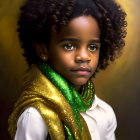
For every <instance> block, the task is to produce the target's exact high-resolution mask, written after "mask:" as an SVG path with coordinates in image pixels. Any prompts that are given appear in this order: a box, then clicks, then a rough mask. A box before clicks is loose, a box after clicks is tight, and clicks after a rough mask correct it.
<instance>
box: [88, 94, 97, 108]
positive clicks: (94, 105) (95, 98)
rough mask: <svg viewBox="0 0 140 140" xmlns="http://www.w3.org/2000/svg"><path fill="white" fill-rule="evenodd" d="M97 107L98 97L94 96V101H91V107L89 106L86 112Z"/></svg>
mask: <svg viewBox="0 0 140 140" xmlns="http://www.w3.org/2000/svg"><path fill="white" fill-rule="evenodd" d="M97 105H98V97H97V96H96V95H95V96H94V99H93V102H92V105H91V108H90V109H88V110H93V109H95V108H96V106H97Z"/></svg>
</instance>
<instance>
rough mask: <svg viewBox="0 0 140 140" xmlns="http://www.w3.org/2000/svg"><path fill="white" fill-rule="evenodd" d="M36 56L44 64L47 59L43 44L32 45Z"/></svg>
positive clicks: (46, 50)
mask: <svg viewBox="0 0 140 140" xmlns="http://www.w3.org/2000/svg"><path fill="white" fill-rule="evenodd" d="M32 45H33V47H34V49H35V51H36V54H37V56H38V57H40V58H41V59H42V60H43V61H44V62H45V61H46V60H47V59H48V49H47V46H46V45H45V44H38V43H32Z"/></svg>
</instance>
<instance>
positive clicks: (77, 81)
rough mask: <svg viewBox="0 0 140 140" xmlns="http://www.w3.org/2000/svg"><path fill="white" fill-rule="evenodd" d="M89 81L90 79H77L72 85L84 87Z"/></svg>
mask: <svg viewBox="0 0 140 140" xmlns="http://www.w3.org/2000/svg"><path fill="white" fill-rule="evenodd" d="M87 81H88V79H85V78H78V79H75V80H74V81H73V82H72V84H73V85H74V86H82V85H84V84H86V83H87Z"/></svg>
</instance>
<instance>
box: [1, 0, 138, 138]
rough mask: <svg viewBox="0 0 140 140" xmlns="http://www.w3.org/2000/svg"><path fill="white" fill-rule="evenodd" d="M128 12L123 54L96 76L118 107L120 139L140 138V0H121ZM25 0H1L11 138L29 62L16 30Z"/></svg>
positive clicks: (4, 111) (4, 104)
mask: <svg viewBox="0 0 140 140" xmlns="http://www.w3.org/2000/svg"><path fill="white" fill-rule="evenodd" d="M118 2H119V3H120V4H121V5H122V7H123V8H124V9H125V11H126V12H127V21H128V35H127V38H126V46H125V48H124V50H123V55H122V56H121V57H120V58H119V59H118V60H117V61H115V62H114V63H112V64H111V65H110V66H109V67H108V68H107V69H106V70H105V71H101V72H99V73H98V74H97V75H96V79H95V87H96V94H97V96H99V97H100V98H102V99H103V100H105V101H106V102H108V103H109V104H110V105H111V106H112V107H113V108H114V110H115V112H116V116H117V121H118V127H117V130H116V137H117V140H140V119H139V118H140V37H139V36H140V27H139V26H140V19H139V16H140V15H139V14H140V13H139V6H140V1H139V0H133V1H132V0H118ZM22 3H23V0H0V135H1V139H3V140H10V137H9V135H8V132H7V127H8V124H7V120H8V116H9V114H10V113H11V111H12V107H13V104H14V102H15V101H16V100H17V98H18V96H19V94H20V87H21V83H22V82H21V81H22V76H23V73H24V72H25V70H26V69H27V64H26V62H25V60H24V58H23V56H22V50H21V49H20V43H19V41H18V37H17V33H16V28H17V25H16V22H17V17H18V14H19V7H20V5H22Z"/></svg>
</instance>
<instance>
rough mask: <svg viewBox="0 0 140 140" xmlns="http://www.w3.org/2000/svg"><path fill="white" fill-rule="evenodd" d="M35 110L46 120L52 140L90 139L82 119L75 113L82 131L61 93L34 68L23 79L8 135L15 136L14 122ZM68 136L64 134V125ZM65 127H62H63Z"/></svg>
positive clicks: (15, 123) (10, 118)
mask: <svg viewBox="0 0 140 140" xmlns="http://www.w3.org/2000/svg"><path fill="white" fill-rule="evenodd" d="M31 106H32V107H35V108H36V109H37V110H38V111H39V113H40V114H41V116H42V117H43V119H44V121H45V125H46V126H47V127H48V132H49V135H50V137H51V139H52V140H53V139H56V138H57V139H58V140H63V139H65V138H67V137H68V138H69V139H70V137H69V136H70V135H71V134H72V135H71V137H73V138H74V139H76V140H90V139H91V136H90V133H89V130H88V127H87V124H86V122H85V121H84V119H83V117H82V116H81V115H80V114H78V117H79V121H80V124H81V130H80V127H79V126H78V123H77V118H76V117H75V115H74V113H73V109H72V108H71V106H70V104H69V103H68V102H67V100H66V98H65V97H64V96H63V95H62V93H61V92H60V91H59V90H58V89H57V88H56V87H55V86H54V85H53V84H52V83H51V82H50V81H49V80H48V79H47V78H46V77H45V76H44V75H43V74H42V73H41V72H40V70H39V69H38V68H37V67H36V66H35V65H33V66H32V67H31V68H30V70H29V71H28V72H27V74H26V77H25V82H24V86H23V89H22V95H21V97H20V98H19V100H18V102H17V103H16V105H15V108H14V111H13V113H12V114H11V116H10V117H9V132H10V134H11V137H12V139H14V137H15V133H16V129H17V121H18V118H19V117H20V115H21V114H22V112H23V111H24V110H25V109H26V108H28V107H31ZM63 124H66V128H68V130H70V132H71V133H70V135H68V133H65V131H67V130H65V129H64V128H65V126H64V125H63ZM63 126H64V127H63Z"/></svg>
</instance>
